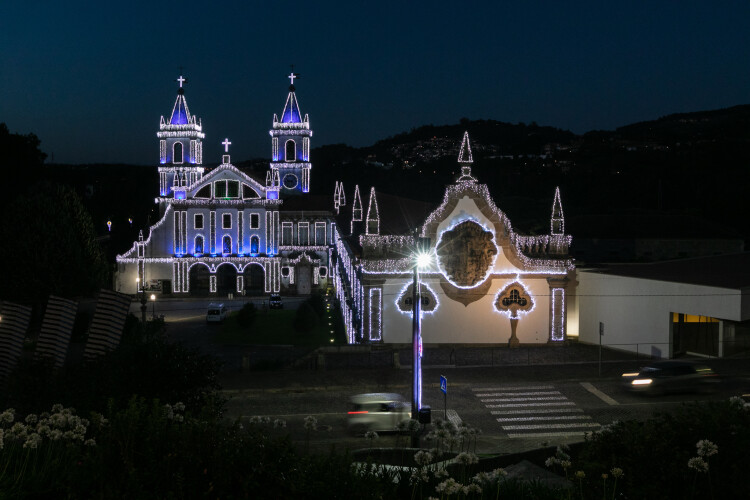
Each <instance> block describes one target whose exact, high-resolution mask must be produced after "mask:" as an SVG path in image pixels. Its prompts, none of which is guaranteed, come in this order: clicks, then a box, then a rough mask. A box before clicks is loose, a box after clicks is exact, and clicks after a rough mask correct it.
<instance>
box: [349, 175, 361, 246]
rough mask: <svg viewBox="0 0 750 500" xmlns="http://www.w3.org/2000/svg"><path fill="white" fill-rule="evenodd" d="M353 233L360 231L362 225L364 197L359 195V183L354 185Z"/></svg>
mask: <svg viewBox="0 0 750 500" xmlns="http://www.w3.org/2000/svg"><path fill="white" fill-rule="evenodd" d="M352 199H353V201H352V227H351V231H352V234H356V233H358V232H359V231H360V226H361V225H362V199H361V198H360V196H359V184H356V185H355V186H354V197H353V198H352Z"/></svg>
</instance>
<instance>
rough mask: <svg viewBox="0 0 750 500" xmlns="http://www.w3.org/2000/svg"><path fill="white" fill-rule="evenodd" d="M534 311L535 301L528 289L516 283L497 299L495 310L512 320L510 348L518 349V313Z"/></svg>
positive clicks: (503, 291)
mask: <svg viewBox="0 0 750 500" xmlns="http://www.w3.org/2000/svg"><path fill="white" fill-rule="evenodd" d="M532 309H534V300H533V299H532V298H531V295H529V293H528V292H527V291H526V288H524V286H523V285H522V284H521V283H519V282H518V281H514V282H513V283H511V284H509V285H508V286H506V287H505V288H504V289H503V290H502V291H501V292H500V293H498V294H497V296H496V297H495V310H496V311H498V312H501V313H504V314H507V315H508V317H509V318H510V339H509V340H508V347H518V345H519V340H518V337H516V328H517V327H518V319H519V318H518V313H527V312H529V311H531V310H532Z"/></svg>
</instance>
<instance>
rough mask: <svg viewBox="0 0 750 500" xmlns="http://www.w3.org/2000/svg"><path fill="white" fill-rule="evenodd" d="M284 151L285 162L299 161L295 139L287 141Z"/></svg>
mask: <svg viewBox="0 0 750 500" xmlns="http://www.w3.org/2000/svg"><path fill="white" fill-rule="evenodd" d="M284 149H285V151H284V153H285V154H284V161H295V160H296V159H297V158H296V157H297V145H296V144H295V143H294V140H293V139H289V140H288V141H286V144H285V145H284Z"/></svg>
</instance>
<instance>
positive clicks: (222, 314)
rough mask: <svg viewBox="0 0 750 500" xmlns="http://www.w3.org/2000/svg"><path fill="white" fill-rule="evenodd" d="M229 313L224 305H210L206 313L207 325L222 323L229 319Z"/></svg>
mask: <svg viewBox="0 0 750 500" xmlns="http://www.w3.org/2000/svg"><path fill="white" fill-rule="evenodd" d="M228 313H229V311H228V310H227V308H226V306H225V305H224V304H214V303H213V302H212V303H210V304H208V310H207V311H206V323H221V322H222V321H224V318H226V317H227V314H228Z"/></svg>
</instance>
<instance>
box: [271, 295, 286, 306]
mask: <svg viewBox="0 0 750 500" xmlns="http://www.w3.org/2000/svg"><path fill="white" fill-rule="evenodd" d="M268 307H270V308H271V309H283V308H284V303H283V302H282V301H281V295H279V294H278V293H272V294H271V296H270V297H269V298H268Z"/></svg>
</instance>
